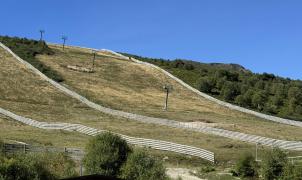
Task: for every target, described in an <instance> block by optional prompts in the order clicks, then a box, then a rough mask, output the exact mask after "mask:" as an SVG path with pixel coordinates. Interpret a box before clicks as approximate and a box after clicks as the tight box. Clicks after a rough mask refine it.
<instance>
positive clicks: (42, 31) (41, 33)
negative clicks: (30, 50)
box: [39, 29, 45, 41]
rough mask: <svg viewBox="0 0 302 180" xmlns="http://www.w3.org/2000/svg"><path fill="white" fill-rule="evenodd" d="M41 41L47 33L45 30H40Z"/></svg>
mask: <svg viewBox="0 0 302 180" xmlns="http://www.w3.org/2000/svg"><path fill="white" fill-rule="evenodd" d="M39 32H40V41H42V40H43V34H44V33H45V31H44V30H43V29H40V31H39Z"/></svg>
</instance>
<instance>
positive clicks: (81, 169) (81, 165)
mask: <svg viewBox="0 0 302 180" xmlns="http://www.w3.org/2000/svg"><path fill="white" fill-rule="evenodd" d="M80 176H83V164H82V161H81V160H80Z"/></svg>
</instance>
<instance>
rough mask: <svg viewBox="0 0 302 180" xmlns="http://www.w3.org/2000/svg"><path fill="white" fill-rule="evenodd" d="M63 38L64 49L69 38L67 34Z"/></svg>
mask: <svg viewBox="0 0 302 180" xmlns="http://www.w3.org/2000/svg"><path fill="white" fill-rule="evenodd" d="M62 39H63V51H64V48H65V42H66V40H67V36H62Z"/></svg>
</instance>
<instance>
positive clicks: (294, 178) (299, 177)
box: [281, 163, 302, 180]
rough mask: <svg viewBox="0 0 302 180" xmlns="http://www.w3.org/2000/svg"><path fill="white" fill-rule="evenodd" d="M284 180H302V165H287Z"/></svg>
mask: <svg viewBox="0 0 302 180" xmlns="http://www.w3.org/2000/svg"><path fill="white" fill-rule="evenodd" d="M281 179H282V180H302V163H298V164H291V163H287V165H286V167H285V168H284V171H283V174H282V178H281Z"/></svg>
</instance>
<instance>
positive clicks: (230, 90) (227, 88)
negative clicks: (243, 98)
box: [221, 81, 239, 101]
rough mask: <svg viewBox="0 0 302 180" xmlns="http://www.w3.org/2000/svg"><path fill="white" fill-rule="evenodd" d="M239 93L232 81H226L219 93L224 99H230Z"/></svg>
mask: <svg viewBox="0 0 302 180" xmlns="http://www.w3.org/2000/svg"><path fill="white" fill-rule="evenodd" d="M238 94H239V90H238V86H237V85H236V84H234V83H231V82H229V81H227V82H226V83H225V84H224V86H223V88H222V90H221V95H222V97H223V99H224V100H226V101H232V100H234V98H235V97H236V96H237V95H238Z"/></svg>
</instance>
